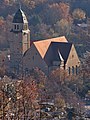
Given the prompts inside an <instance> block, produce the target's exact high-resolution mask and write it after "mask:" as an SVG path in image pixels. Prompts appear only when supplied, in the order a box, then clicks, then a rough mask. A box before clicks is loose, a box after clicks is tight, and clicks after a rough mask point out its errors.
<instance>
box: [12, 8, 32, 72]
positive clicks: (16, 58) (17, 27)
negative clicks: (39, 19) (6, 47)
mask: <svg viewBox="0 0 90 120" xmlns="http://www.w3.org/2000/svg"><path fill="white" fill-rule="evenodd" d="M11 33H12V39H11V40H10V59H11V68H12V69H13V70H14V72H15V71H17V72H18V70H19V64H20V61H21V60H22V57H23V55H24V53H25V52H26V51H27V50H28V49H29V48H30V30H29V28H28V21H27V18H26V16H25V14H24V12H23V11H22V10H21V8H19V9H18V11H17V12H16V14H15V16H14V18H13V22H12V29H11Z"/></svg>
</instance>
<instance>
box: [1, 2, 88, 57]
mask: <svg viewBox="0 0 90 120" xmlns="http://www.w3.org/2000/svg"><path fill="white" fill-rule="evenodd" d="M20 6H21V8H22V10H23V11H24V12H25V14H26V16H27V18H28V21H29V28H30V30H31V40H40V39H47V38H52V37H58V36H62V35H65V36H66V38H67V39H68V40H69V41H70V42H73V43H74V44H75V45H76V47H77V50H78V52H79V51H80V52H81V51H82V53H83V52H85V51H89V46H90V42H89V37H90V36H89V35H88V32H89V31H88V29H83V28H80V27H78V26H77V24H78V23H83V22H84V23H86V24H87V21H88V20H89V16H90V12H89V6H90V0H78V1H77V0H73V1H72V0H20V2H18V0H1V1H0V48H1V49H3V48H8V47H9V42H8V41H9V39H11V34H10V29H11V22H12V19H13V16H14V14H15V12H16V11H17V9H18V8H19V7H20ZM87 18H88V20H87ZM88 23H89V22H88ZM78 48H79V49H78ZM80 52H79V55H80V56H81V53H80Z"/></svg>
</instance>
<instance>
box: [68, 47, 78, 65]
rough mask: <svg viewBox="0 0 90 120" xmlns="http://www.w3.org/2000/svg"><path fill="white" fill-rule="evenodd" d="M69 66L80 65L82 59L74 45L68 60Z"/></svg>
mask: <svg viewBox="0 0 90 120" xmlns="http://www.w3.org/2000/svg"><path fill="white" fill-rule="evenodd" d="M66 64H67V66H71V67H72V66H76V65H77V66H80V60H79V58H78V55H77V52H76V49H75V47H74V45H72V47H71V50H70V53H69V56H68V59H67V62H66Z"/></svg>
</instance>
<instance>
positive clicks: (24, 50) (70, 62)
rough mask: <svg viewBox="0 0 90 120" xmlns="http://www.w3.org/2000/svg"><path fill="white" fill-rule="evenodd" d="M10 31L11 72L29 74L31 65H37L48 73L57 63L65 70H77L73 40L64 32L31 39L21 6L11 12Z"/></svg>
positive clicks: (69, 71) (78, 63)
mask: <svg viewBox="0 0 90 120" xmlns="http://www.w3.org/2000/svg"><path fill="white" fill-rule="evenodd" d="M11 34H12V39H11V40H10V68H11V70H12V71H14V72H15V73H17V74H18V73H19V72H20V71H23V74H30V70H31V69H33V68H35V67H38V68H39V69H41V70H42V71H43V72H44V73H45V74H46V75H48V74H49V73H50V72H51V71H52V70H54V69H56V68H59V67H60V68H62V69H65V70H67V71H68V73H69V74H77V72H78V67H79V66H80V60H79V57H78V55H77V52H76V50H75V47H74V44H72V43H69V42H68V41H67V39H66V38H65V36H61V37H56V38H51V39H46V40H39V41H34V42H32V43H31V40H30V30H29V27H28V21H27V18H26V15H25V14H24V12H23V11H22V10H21V8H19V9H18V11H17V12H16V13H15V15H14V18H13V21H12V29H11Z"/></svg>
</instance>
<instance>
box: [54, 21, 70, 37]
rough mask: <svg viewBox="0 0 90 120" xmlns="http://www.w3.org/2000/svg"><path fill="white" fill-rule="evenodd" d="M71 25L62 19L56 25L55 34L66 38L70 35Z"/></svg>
mask: <svg viewBox="0 0 90 120" xmlns="http://www.w3.org/2000/svg"><path fill="white" fill-rule="evenodd" d="M70 29H71V23H70V22H68V21H67V20H66V19H61V20H60V21H57V22H56V24H55V32H57V33H58V34H59V35H61V36H63V35H64V36H66V35H68V34H69V33H70Z"/></svg>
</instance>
